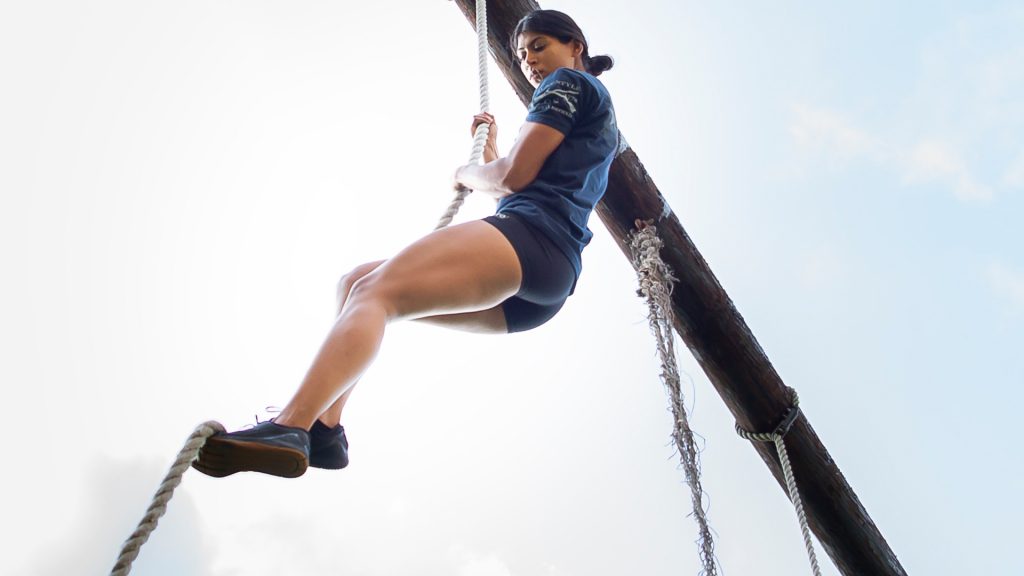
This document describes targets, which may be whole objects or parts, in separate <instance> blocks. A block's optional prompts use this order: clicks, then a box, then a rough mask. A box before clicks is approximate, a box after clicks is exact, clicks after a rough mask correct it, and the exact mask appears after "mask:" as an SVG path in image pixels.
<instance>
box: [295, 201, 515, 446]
mask: <svg viewBox="0 0 1024 576" xmlns="http://www.w3.org/2000/svg"><path fill="white" fill-rule="evenodd" d="M521 282H522V271H521V270H520V266H519V259H518V257H517V256H516V253H515V250H514V249H513V248H512V245H511V244H510V243H509V242H508V240H507V239H506V238H505V236H504V235H503V234H502V233H501V232H499V231H498V229H497V228H495V227H493V226H491V225H490V224H488V223H486V222H483V221H473V222H467V223H465V224H460V225H458V226H453V227H450V228H446V229H443V230H439V231H436V232H433V233H431V234H430V235H428V236H426V237H424V238H422V239H421V240H419V241H417V242H416V243H414V244H413V245H411V246H409V247H408V248H406V249H405V250H403V251H402V252H400V253H399V254H398V255H396V256H395V257H394V258H392V259H390V260H388V261H386V262H384V263H383V264H381V265H379V267H376V268H375V269H373V270H372V271H370V272H369V273H367V274H365V275H364V276H363V277H362V278H360V279H359V280H356V281H355V282H354V283H353V285H352V286H351V288H350V292H349V294H348V297H347V299H346V302H345V305H344V308H343V310H342V312H341V314H340V315H339V317H338V320H337V321H336V322H335V325H334V327H333V328H332V329H331V331H330V333H329V334H328V336H327V339H326V341H325V342H324V344H323V346H322V347H321V349H320V351H319V353H318V354H317V356H316V358H315V360H314V361H313V365H312V366H311V367H310V369H309V372H308V373H307V374H306V377H305V379H304V380H303V382H302V384H301V385H300V386H299V390H298V392H296V394H295V396H294V397H293V398H292V400H291V401H290V402H289V403H288V405H287V406H285V408H284V410H282V412H281V414H280V416H278V417H277V418H276V419H275V422H277V423H279V424H282V425H285V426H297V427H302V428H305V429H309V427H310V426H311V425H312V424H313V422H314V421H315V420H316V419H317V417H318V416H320V415H321V414H324V413H325V412H328V409H329V408H334V406H332V405H334V404H335V403H338V402H339V400H340V399H341V396H342V395H343V394H344V393H345V392H347V391H348V390H349V389H350V388H351V386H352V385H353V384H354V383H355V382H356V381H357V380H358V378H359V376H360V375H361V374H362V373H363V371H364V370H365V369H366V368H367V367H368V366H369V365H370V363H371V362H372V361H373V358H374V357H375V356H376V354H377V351H378V350H379V348H380V343H381V340H382V339H383V336H384V329H385V327H386V325H387V324H388V323H389V322H392V321H395V320H406V319H409V320H411V319H419V318H427V317H434V321H435V322H437V323H445V322H446V321H445V320H440V319H438V318H437V317H439V316H440V317H445V316H448V317H450V318H449V319H448V320H447V322H456V320H455V319H456V318H458V317H459V316H461V315H463V314H466V313H472V312H479V311H487V313H485V315H484V316H486V317H487V318H488V319H489V320H491V321H493V320H494V319H495V318H496V312H500V310H498V309H496V308H495V307H496V306H497V305H498V304H499V303H501V302H502V301H504V300H505V299H506V298H508V297H509V296H512V295H513V294H515V293H516V292H517V291H518V290H519V286H520V283H521ZM471 319H472V320H479V317H478V316H469V317H465V316H464V317H463V320H464V321H466V320H471ZM501 322H504V318H503V317H502V318H501ZM343 407H344V402H343V401H342V402H340V404H339V405H338V406H337V408H335V409H334V410H332V411H331V413H330V414H326V416H329V417H331V419H332V420H333V416H334V415H335V413H337V414H338V415H339V417H340V409H341V408H343ZM325 423H327V422H325Z"/></svg>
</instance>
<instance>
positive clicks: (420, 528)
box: [0, 0, 1024, 576]
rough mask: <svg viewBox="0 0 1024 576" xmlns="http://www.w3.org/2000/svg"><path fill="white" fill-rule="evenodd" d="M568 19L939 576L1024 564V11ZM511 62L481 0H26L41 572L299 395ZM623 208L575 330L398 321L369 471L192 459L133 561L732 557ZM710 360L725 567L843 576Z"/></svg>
mask: <svg viewBox="0 0 1024 576" xmlns="http://www.w3.org/2000/svg"><path fill="white" fill-rule="evenodd" d="M545 7H548V8H558V9H562V10H564V11H566V12H568V13H570V14H571V15H573V16H574V17H575V18H576V19H577V21H578V22H579V23H580V24H581V26H582V27H583V29H584V31H585V32H586V33H587V35H588V37H589V40H590V43H591V47H592V53H594V54H600V53H609V54H611V55H613V56H614V57H615V58H616V62H617V64H616V68H615V69H613V70H611V71H609V72H608V73H607V74H606V75H604V76H602V80H604V81H605V83H606V85H607V86H608V88H609V90H610V91H611V94H612V96H613V99H614V101H615V104H616V108H617V113H618V114H617V115H618V119H619V123H620V127H621V129H622V131H623V133H624V135H625V136H626V137H627V139H628V140H629V142H630V143H631V144H632V146H633V148H634V149H635V150H636V151H637V153H638V154H639V156H640V158H641V159H642V161H643V162H644V164H645V166H646V167H647V169H648V170H649V171H650V173H651V175H652V177H653V178H654V180H655V182H656V183H657V184H658V185H659V187H660V188H661V190H662V192H663V193H664V194H665V196H666V197H667V198H668V200H669V202H670V203H671V205H672V207H673V208H674V210H675V212H676V213H677V215H678V216H679V218H680V220H681V221H682V223H683V225H684V227H685V228H686V229H687V231H688V232H689V233H690V235H691V236H692V237H693V239H694V241H695V242H696V244H697V246H698V247H699V248H700V250H701V251H702V253H703V254H704V256H705V257H706V259H707V260H708V262H709V264H710V265H711V268H712V269H713V270H714V271H715V273H716V275H717V276H718V278H719V279H720V281H721V282H722V284H723V285H724V286H725V288H726V290H727V291H728V293H729V294H730V295H731V296H732V298H733V300H734V302H735V304H736V306H737V308H738V310H739V311H740V312H741V313H742V314H743V316H744V317H745V319H746V320H747V322H748V324H749V325H750V327H751V329H752V330H753V332H754V334H755V335H756V336H757V338H758V340H759V342H760V343H761V345H762V346H763V347H764V349H765V350H766V352H767V354H768V356H769V358H771V359H772V361H773V363H774V365H775V366H776V368H777V369H778V371H779V373H780V374H781V375H782V377H783V379H784V380H785V382H786V383H787V384H788V385H790V386H793V387H795V388H796V389H797V390H799V392H800V394H801V400H802V406H803V407H804V408H805V410H806V413H807V414H808V416H809V418H810V421H811V423H812V424H813V426H814V427H815V429H816V430H817V432H818V434H819V435H820V437H821V438H822V440H823V442H824V443H825V445H826V446H827V447H828V448H829V450H830V453H831V455H832V457H833V458H834V459H835V460H836V462H837V463H838V465H839V467H840V468H841V469H842V471H843V473H844V474H845V476H846V478H847V479H848V480H849V482H850V484H851V485H852V486H853V488H854V489H855V490H856V491H857V493H858V495H859V497H860V499H861V501H862V502H863V504H864V505H865V507H866V508H867V510H868V512H869V513H870V514H871V516H872V517H873V518H874V520H875V522H876V523H877V525H878V526H879V528H880V529H881V531H882V533H883V534H885V536H886V538H887V539H888V542H889V544H890V545H891V546H892V548H893V549H894V550H895V551H896V553H897V555H898V556H899V558H900V560H901V562H902V564H903V566H904V567H905V568H906V570H907V571H908V573H911V574H928V575H931V576H941V575H949V576H953V575H956V576H961V575H964V574H985V575H1002V574H1007V575H1009V574H1021V573H1024V560H1022V556H1021V555H1020V554H1019V542H1018V540H1019V535H1020V528H1019V526H1020V524H1019V520H1020V517H1021V515H1022V514H1024V497H1022V496H1021V490H1020V477H1021V474H1022V473H1024V458H1022V452H1021V449H1020V442H1019V441H1018V440H1017V438H1016V434H1017V432H1018V430H1019V428H1020V426H1019V418H1018V415H1019V412H1020V409H1019V407H1020V405H1021V404H1022V402H1024V392H1022V390H1024V354H1022V353H1021V348H1022V342H1024V232H1022V231H1021V225H1020V222H1021V219H1022V218H1021V216H1022V214H1024V140H1022V138H1021V134H1024V34H1021V33H1020V31H1021V30H1022V29H1024V8H1022V7H1021V5H1020V3H1019V2H1012V1H1007V2H984V1H978V0H972V1H970V2H968V1H959V2H957V1H939V2H935V1H929V2H925V1H906V2H898V3H892V2H881V1H876V0H862V1H859V2H842V3H836V2H827V3H822V2H810V1H806V0H804V1H786V0H783V1H782V2H773V3H763V2H724V3H723V2H690V1H671V2H670V1H665V0H663V1H655V0H631V1H629V2H607V3H601V4H600V5H597V4H595V3H593V2H584V1H582V0H577V1H565V2H557V3H556V2H552V3H548V4H545ZM475 66H476V64H475V53H474V35H473V33H472V31H471V27H470V26H469V25H468V23H467V22H466V21H465V19H464V18H463V16H462V14H461V13H460V12H459V11H458V9H457V8H456V7H455V5H454V4H452V3H450V2H447V1H444V0H430V1H417V2H413V1H404V2H402V1H400V2H398V3H397V4H395V3H383V2H317V1H313V2H267V1H262V0H248V1H246V2H240V1H239V2H209V1H204V2H198V1H194V0H186V1H181V2H139V1H131V2H129V1H127V0H121V1H110V0H102V1H95V2H71V1H63V2H58V1H47V0H36V1H32V2H4V3H3V5H2V7H0V83H2V88H0V192H2V208H0V262H2V263H3V268H2V270H3V272H2V274H3V276H2V277H3V282H2V283H0V285H2V288H0V291H2V299H0V318H2V321H0V344H2V349H3V350H4V352H3V355H2V356H0V382H2V383H3V386H4V390H5V392H6V396H7V398H8V414H7V418H6V420H7V430H8V432H7V434H8V436H7V440H6V442H5V445H6V450H7V456H6V458H5V464H4V468H3V469H4V473H3V490H2V491H0V509H2V510H3V511H4V512H3V516H4V518H5V522H4V523H3V526H4V528H3V530H4V531H5V532H9V533H8V534H5V535H4V538H3V542H4V543H5V545H4V568H3V571H4V573H5V574H12V575H13V574H17V575H22V574H32V575H39V576H58V575H59V576H65V575H70V574H83V575H85V574H90V575H91V574H105V573H107V571H109V569H110V566H111V565H112V563H113V561H114V558H115V556H116V553H117V550H118V549H119V547H120V545H121V542H122V541H123V540H124V539H125V538H126V537H127V536H128V535H129V534H130V533H131V530H132V529H133V527H134V525H135V523H136V522H137V521H138V520H139V518H141V516H142V514H143V512H144V510H145V507H146V506H147V505H148V503H149V499H150V496H151V494H152V492H153V491H154V490H155V489H156V487H157V485H158V483H159V481H160V478H161V477H162V476H163V474H164V472H165V470H166V468H167V467H168V466H169V464H170V462H171V460H172V459H173V456H174V455H175V454H176V453H177V451H178V450H179V449H180V447H181V445H182V443H183V441H184V440H185V438H186V437H187V436H188V434H189V433H190V431H191V430H192V428H193V427H194V426H195V425H196V424H198V423H199V422H202V421H204V420H207V419H217V420H220V421H221V422H223V423H224V424H225V425H227V426H228V427H229V428H238V427H241V426H243V425H245V424H247V423H252V422H253V421H254V414H261V416H265V415H264V414H263V413H262V409H263V407H264V406H267V405H283V404H284V403H285V402H286V400H287V398H288V396H289V394H290V392H291V391H292V390H293V388H294V386H295V385H296V384H297V382H298V380H299V379H300V378H301V377H302V375H303V374H304V372H305V370H306V368H307V367H308V363H309V361H310V360H311V359H312V356H313V354H314V352H315V351H316V349H317V347H318V345H319V342H320V340H321V338H322V337H323V335H324V334H325V333H326V331H327V329H328V327H329V326H330V323H331V321H332V316H333V298H334V286H335V282H336V281H337V279H338V277H340V275H341V274H342V273H344V272H345V271H347V270H348V269H349V268H350V267H352V266H354V265H356V264H358V263H360V262H363V261H365V260H369V259H374V258H381V257H386V256H388V255H390V254H392V253H394V252H395V251H397V250H398V249H400V248H401V247H403V246H404V245H406V244H407V243H409V242H411V241H412V240H414V239H416V238H417V237H418V236H420V235H422V234H424V233H426V232H428V231H429V230H430V228H431V226H432V225H433V223H434V222H435V221H436V219H437V217H438V216H439V215H440V213H441V211H442V210H443V209H444V207H445V206H446V205H447V202H448V201H449V185H450V178H451V175H452V173H453V172H454V170H455V168H456V166H457V165H459V164H460V163H462V162H464V161H465V159H466V158H468V155H469V150H470V137H469V124H470V120H471V116H472V114H473V113H474V112H475V111H476V108H477V94H476V68H475ZM492 85H493V92H494V100H495V103H494V106H493V110H494V113H495V115H496V116H497V118H498V124H499V141H500V144H501V147H502V149H503V150H507V149H508V148H509V146H510V145H511V143H512V138H513V137H514V135H515V133H516V131H517V128H518V125H519V123H520V122H521V121H522V119H523V117H524V109H523V107H522V106H521V104H520V103H519V102H518V99H517V98H516V97H515V96H514V95H513V93H512V91H511V89H510V88H509V87H508V85H507V84H506V82H505V80H504V78H503V77H502V76H501V74H500V73H499V72H498V69H497V67H492ZM491 209H492V204H491V203H490V202H489V201H487V200H485V199H483V198H475V199H473V200H472V201H471V202H470V204H469V205H468V206H467V208H466V209H465V211H464V213H463V216H462V218H463V219H468V218H475V217H480V216H483V215H486V214H488V213H489V212H490V211H491ZM592 227H593V229H594V232H595V239H594V241H593V243H592V244H591V246H590V247H589V248H588V249H587V251H586V253H585V257H584V268H585V271H584V275H583V277H582V279H581V282H580V284H579V288H578V291H577V294H576V296H574V297H573V298H572V299H571V300H570V301H569V303H568V305H567V306H566V308H565V309H564V311H563V313H562V314H561V315H559V316H558V317H557V318H556V319H555V320H554V321H552V322H551V323H549V324H548V325H546V326H544V327H542V328H541V329H538V330H536V331H534V332H530V333H527V334H522V335H516V336H511V337H481V336H473V335H464V334H458V333H452V332H445V331H443V330H441V329H438V328H432V327H426V326H419V325H398V326H394V327H393V329H392V330H391V331H390V332H389V335H388V338H387V340H386V342H385V347H384V350H383V352H382V354H381V356H380V358H379V360H378V362H377V364H376V365H375V366H374V367H373V368H372V370H371V371H370V373H369V374H368V375H367V376H366V378H365V380H364V381H363V382H362V383H361V384H360V386H359V387H358V388H357V389H356V392H355V395H354V397H353V400H352V403H351V405H350V408H349V410H348V412H347V413H346V415H345V420H344V423H345V425H346V427H347V429H348V431H349V438H350V441H351V443H352V452H351V455H352V464H351V466H350V467H349V468H348V469H346V470H344V471H341V472H324V471H320V470H313V471H311V472H310V473H309V474H307V475H306V476H304V477H302V478H300V479H298V480H294V481H285V480H281V479H277V478H270V477H263V476H257V475H243V476H238V477H231V478H228V479H224V480H214V479H211V478H207V477H205V476H202V475H200V474H198V473H194V472H193V473H189V474H187V475H186V477H185V480H184V483H183V484H182V486H181V488H180V489H179V491H178V493H177V495H176V496H175V499H174V500H173V501H172V502H171V506H170V511H169V513H168V514H167V516H166V517H165V518H164V520H163V522H162V523H161V525H160V527H159V529H158V530H157V532H156V534H155V535H154V536H153V538H152V539H151V541H150V542H149V543H148V544H147V546H146V547H145V548H144V549H143V551H142V554H141V556H140V558H139V560H138V561H137V563H136V568H135V570H134V571H133V574H138V575H140V576H144V575H148V576H164V575H172V574H173V575H196V576H232V575H242V574H244V575H246V576H264V575H270V574H338V575H359V576H385V575H410V576H413V575H415V576H435V575H436V576H441V575H444V576H527V575H529V576H623V575H627V574H642V575H644V576H667V575H678V574H696V573H697V572H698V570H699V564H698V557H697V550H696V546H695V545H694V544H693V541H694V539H695V537H696V529H695V526H694V523H693V521H692V520H691V519H690V518H688V517H687V514H688V505H689V496H688V493H687V489H686V486H685V484H684V483H683V481H682V478H683V474H682V471H681V470H679V469H678V465H677V457H676V455H675V454H674V452H673V448H672V446H671V444H670V437H669V435H670V432H671V422H670V418H669V412H668V409H667V401H666V395H665V392H664V391H663V389H662V386H661V384H660V383H659V381H658V379H657V361H656V357H655V353H654V346H653V343H652V339H651V337H650V335H649V333H648V329H647V326H646V321H645V317H644V306H643V303H642V302H641V301H640V299H639V298H637V297H636V296H635V295H634V290H635V277H634V276H633V273H632V270H631V269H630V267H629V265H628V263H627V262H626V260H625V259H624V258H623V257H622V255H621V253H620V252H619V250H618V248H617V247H616V246H615V245H614V243H613V242H612V240H611V239H610V238H609V236H608V234H607V233H606V231H605V229H604V228H603V226H602V225H601V223H600V222H599V221H598V220H597V219H596V218H595V219H594V220H593V226H592ZM681 350H682V351H683V353H684V354H685V356H684V357H683V358H681V359H680V362H681V364H682V368H683V369H684V370H685V372H686V373H687V374H688V375H689V377H690V378H691V380H692V381H688V382H687V383H686V385H685V393H686V395H687V398H688V401H689V403H690V405H691V406H692V409H693V416H692V420H693V425H694V427H695V429H696V430H697V431H698V432H699V433H700V434H701V435H702V437H703V439H704V443H703V448H704V452H703V455H702V460H703V468H704V475H703V481H704V486H705V488H706V490H707V493H708V496H709V502H710V507H709V518H710V521H711V524H712V526H713V528H714V530H715V533H716V546H717V554H718V559H719V561H720V562H721V565H722V567H723V570H722V573H723V574H731V575H745V574H766V575H783V574H786V575H789V574H809V573H810V570H809V567H808V566H807V560H806V557H805V554H804V551H803V547H802V543H801V539H800V533H799V528H798V525H797V522H796V519H795V516H794V513H793V511H792V509H791V507H790V505H789V503H788V500H787V499H786V497H785V495H784V494H783V492H782V490H781V489H779V487H778V486H777V485H776V484H775V483H774V481H773V480H772V478H771V476H770V474H769V472H768V470H767V468H765V466H764V465H763V463H762V462H761V461H760V459H759V457H758V456H757V455H756V453H755V452H754V450H752V449H751V448H750V446H749V445H747V443H745V442H744V441H741V440H740V439H739V438H737V437H736V436H735V433H734V432H733V430H732V425H733V419H732V418H731V416H730V415H729V413H728V411H727V410H726V409H725V408H724V405H723V403H722V402H721V400H720V399H719V397H718V396H717V394H716V392H715V391H714V389H713V388H712V387H711V386H710V384H709V383H708V382H707V379H706V378H705V376H704V375H703V373H702V372H701V370H700V369H699V367H698V366H697V365H696V363H695V361H694V360H693V359H692V358H691V357H690V356H689V354H688V353H686V352H685V348H681ZM818 551H819V552H818V553H819V558H820V559H821V560H822V563H823V565H824V573H825V574H832V575H834V574H836V573H837V572H836V571H835V569H834V567H833V566H832V565H831V563H830V561H829V560H828V559H827V556H826V555H825V553H824V551H823V550H821V548H820V547H819V549H818ZM8 570H9V572H7V571H8Z"/></svg>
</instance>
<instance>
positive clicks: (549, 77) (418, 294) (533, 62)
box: [193, 10, 618, 478]
mask: <svg viewBox="0 0 1024 576" xmlns="http://www.w3.org/2000/svg"><path fill="white" fill-rule="evenodd" d="M510 42H511V47H512V49H513V50H514V52H515V54H516V55H517V57H518V59H519V61H520V66H521V68H522V71H523V74H524V75H525V76H526V77H527V79H528V80H529V82H530V84H532V85H533V86H534V87H535V88H536V90H535V92H534V95H533V99H532V101H531V103H530V108H529V112H528V114H527V117H526V123H525V124H524V125H523V127H522V128H521V129H520V132H519V136H518V138H517V140H516V143H515V145H514V146H513V147H512V150H511V151H510V152H509V154H508V156H504V157H502V156H500V155H499V154H498V149H497V146H496V145H495V140H496V134H497V130H496V126H495V124H494V118H493V117H492V116H491V115H489V114H479V115H477V116H476V117H474V120H473V128H474V131H475V129H476V127H477V125H479V124H480V123H488V124H490V125H491V129H490V133H489V136H488V140H487V143H486V146H485V148H484V161H485V163H484V164H482V165H476V164H470V165H466V166H462V167H460V168H459V169H458V170H457V171H456V173H455V185H456V186H457V187H466V188H469V189H472V190H475V191H477V192H482V193H485V194H488V195H490V196H493V197H495V198H496V199H498V207H497V211H496V213H495V214H494V215H493V216H489V217H487V218H484V219H482V220H476V221H472V222H466V223H464V224H459V225H456V226H451V227H448V228H444V229H441V230H437V231H435V232H433V233H431V234H429V235H427V236H425V237H423V238H421V239H420V240H418V241H416V242H415V243H413V244H412V245H410V246H409V247H407V248H405V249H404V250H402V251H401V252H399V253H398V254H397V255H395V256H394V257H392V258H390V259H388V260H383V261H380V262H371V263H367V264H363V265H361V266H358V267H357V268H355V269H354V270H352V271H351V272H350V273H349V274H347V275H345V276H344V277H343V278H342V279H341V282H340V283H339V285H338V316H337V319H336V321H335V323H334V326H333V327H332V329H331V330H330V332H329V334H328V335H327V338H326V340H325V342H324V343H323V345H322V347H321V348H320V351H319V352H318V353H317V355H316V358H315V359H314V361H313V364H312V366H311V367H310V368H309V371H308V372H307V374H306V376H305V378H304V380H303V381H302V383H301V385H300V386H299V389H298V391H297V392H296V393H295V395H294V396H293V397H292V399H291V400H290V401H289V402H288V404H287V405H286V406H285V407H284V409H283V410H282V411H281V413H280V414H279V415H278V416H277V417H276V418H274V419H273V421H269V422H263V423H260V424H258V425H257V426H255V427H254V428H251V429H248V430H242V431H239V432H232V433H227V434H218V435H215V436H213V437H211V438H210V439H209V440H208V441H207V442H206V444H205V445H204V446H203V449H202V451H201V452H200V455H199V458H198V459H197V460H196V461H195V462H194V463H193V466H194V467H195V468H196V469H198V470H200V471H202V472H204V473H206V474H209V475H211V476H217V477H221V476H227V475H229V474H234V473H235V472H241V471H256V472H263V473H266V474H273V475H276V476H284V477H289V478H293V477H296V476H300V475H302V474H303V473H304V472H305V471H306V468H307V466H313V467H317V468H329V469H338V468H343V467H345V466H346V465H347V464H348V441H347V439H346V437H345V430H344V428H343V427H342V426H341V425H340V421H341V414H342V410H343V409H344V407H345V403H346V401H347V400H348V398H349V396H350V395H351V393H352V387H353V386H355V384H356V382H357V381H358V379H359V378H360V376H361V375H362V374H363V372H364V371H365V370H366V369H367V367H369V365H370V363H371V362H372V361H373V358H374V356H375V355H376V354H377V351H378V349H379V348H380V344H381V340H382V339H383V337H384V332H385V328H386V326H387V325H388V324H389V323H391V322H395V321H398V320H420V321H424V322H429V323H433V324H438V325H441V326H447V327H450V328H457V329H462V330H469V331H474V332H481V333H507V332H521V331H525V330H530V329H532V328H535V327H537V326H540V325H541V324H543V323H545V322H547V321H548V320H550V319H551V318H552V317H553V316H554V315H555V314H556V313H557V312H558V310H559V309H560V308H561V307H562V305H563V304H564V303H565V300H566V299H567V298H568V297H569V296H570V295H571V294H572V293H573V290H574V289H575V286H576V280H577V278H578V277H579V274H580V270H581V259H580V255H581V252H582V250H583V248H584V247H585V246H586V245H587V244H588V243H589V242H590V238H591V232H590V230H589V229H588V228H587V221H588V219H589V217H590V213H591V212H592V211H593V209H594V206H595V205H596V204H597V202H598V200H600V199H601V196H602V195H603V194H604V192H605V188H606V186H607V183H608V169H609V166H610V165H611V162H612V159H613V157H614V155H615V153H616V149H617V147H618V129H617V127H616V123H615V113H614V110H613V108H612V102H611V98H610V96H609V95H608V91H607V90H606V89H605V87H604V86H603V85H602V84H601V82H600V81H598V80H597V78H595V77H596V76H597V75H599V74H601V72H603V71H605V70H608V69H609V68H611V67H612V60H611V58H609V57H607V56H596V57H591V56H590V55H589V51H588V46H587V41H586V39H585V37H584V35H583V32H582V31H581V30H580V28H579V26H577V25H576V23H575V22H574V21H573V20H572V19H571V18H570V17H569V16H567V15H565V14H563V13H561V12H557V11H555V10H537V11H534V12H531V13H530V14H528V15H527V16H526V17H525V18H523V19H522V20H521V21H520V22H519V24H518V25H517V26H516V29H515V32H514V33H513V34H512V36H511V38H510Z"/></svg>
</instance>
